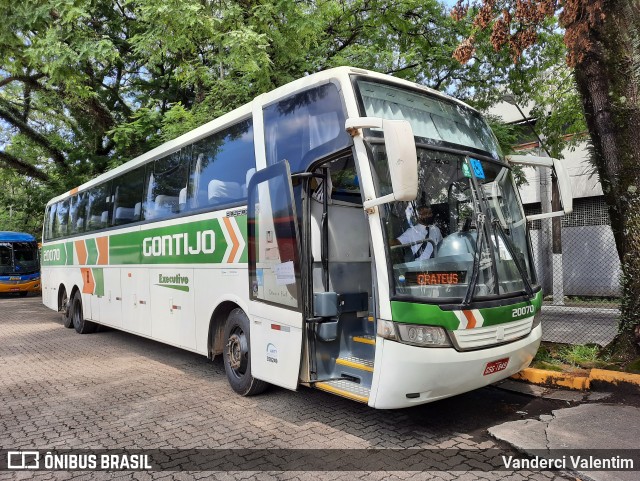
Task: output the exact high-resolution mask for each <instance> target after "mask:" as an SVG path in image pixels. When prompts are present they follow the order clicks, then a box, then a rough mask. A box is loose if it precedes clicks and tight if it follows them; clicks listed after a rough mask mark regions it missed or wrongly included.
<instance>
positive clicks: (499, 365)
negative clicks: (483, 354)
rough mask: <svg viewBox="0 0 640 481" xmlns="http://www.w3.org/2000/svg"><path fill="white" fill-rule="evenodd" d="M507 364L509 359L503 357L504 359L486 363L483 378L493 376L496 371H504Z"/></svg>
mask: <svg viewBox="0 0 640 481" xmlns="http://www.w3.org/2000/svg"><path fill="white" fill-rule="evenodd" d="M508 364H509V358H508V357H505V358H504V359H498V360H497V361H491V362H488V363H487V365H486V367H485V368H484V374H483V376H488V375H489V374H493V373H495V372H498V371H504V370H505V369H506V368H507V365H508Z"/></svg>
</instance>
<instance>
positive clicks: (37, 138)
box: [0, 109, 66, 167]
mask: <svg viewBox="0 0 640 481" xmlns="http://www.w3.org/2000/svg"><path fill="white" fill-rule="evenodd" d="M0 118H2V119H4V120H6V121H7V122H9V123H10V124H11V125H13V126H14V127H16V128H18V129H19V130H20V132H21V133H23V134H24V135H26V136H27V137H29V138H30V139H31V140H33V141H34V142H35V143H37V144H38V145H40V146H41V147H43V148H44V149H45V150H47V151H48V152H49V153H50V154H51V157H52V159H53V161H54V162H55V163H56V164H57V165H58V166H60V167H65V165H66V162H65V158H64V154H63V153H62V152H61V151H60V150H58V149H57V148H55V147H54V146H53V145H52V144H51V142H50V141H49V139H47V138H46V137H45V136H44V135H42V134H41V133H40V132H37V131H35V130H34V129H33V128H31V126H29V124H27V122H25V121H24V120H22V119H21V118H20V117H18V116H15V115H13V114H12V113H11V112H7V111H6V110H2V109H0Z"/></svg>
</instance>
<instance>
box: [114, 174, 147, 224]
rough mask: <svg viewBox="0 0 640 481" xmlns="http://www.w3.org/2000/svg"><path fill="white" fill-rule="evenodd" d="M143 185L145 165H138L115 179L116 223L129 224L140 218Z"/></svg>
mask: <svg viewBox="0 0 640 481" xmlns="http://www.w3.org/2000/svg"><path fill="white" fill-rule="evenodd" d="M143 186H144V167H138V168H137V169H135V170H132V171H130V172H126V173H125V174H122V175H121V176H120V177H118V178H116V179H114V187H115V188H114V202H113V224H114V225H123V224H129V223H131V222H137V221H139V220H140V214H141V211H142V209H141V206H142V193H143V192H142V191H143Z"/></svg>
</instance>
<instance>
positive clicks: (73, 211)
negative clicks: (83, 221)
mask: <svg viewBox="0 0 640 481" xmlns="http://www.w3.org/2000/svg"><path fill="white" fill-rule="evenodd" d="M79 199H80V196H79V195H77V194H76V195H74V196H72V197H71V199H70V204H69V228H68V229H67V231H68V232H69V234H75V233H76V232H77V231H78V230H77V225H78V202H79Z"/></svg>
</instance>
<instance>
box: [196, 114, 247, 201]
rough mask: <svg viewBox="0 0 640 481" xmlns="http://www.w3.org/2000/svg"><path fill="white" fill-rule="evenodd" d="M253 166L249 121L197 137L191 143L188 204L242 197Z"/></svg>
mask: <svg viewBox="0 0 640 481" xmlns="http://www.w3.org/2000/svg"><path fill="white" fill-rule="evenodd" d="M255 167H256V160H255V151H254V147H253V127H252V124H251V120H244V121H242V122H240V123H238V124H236V125H234V126H232V127H229V128H228V129H225V130H223V131H220V132H216V133H215V134H212V135H210V136H209V137H205V138H204V139H202V140H199V141H198V142H196V143H195V144H194V152H193V167H192V168H191V180H190V183H189V185H190V190H189V199H188V203H189V205H190V206H191V208H192V209H199V208H202V207H206V206H219V205H224V204H230V203H234V202H239V201H242V200H245V199H246V198H247V182H248V180H247V179H248V178H250V176H249V175H248V174H249V172H255Z"/></svg>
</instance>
